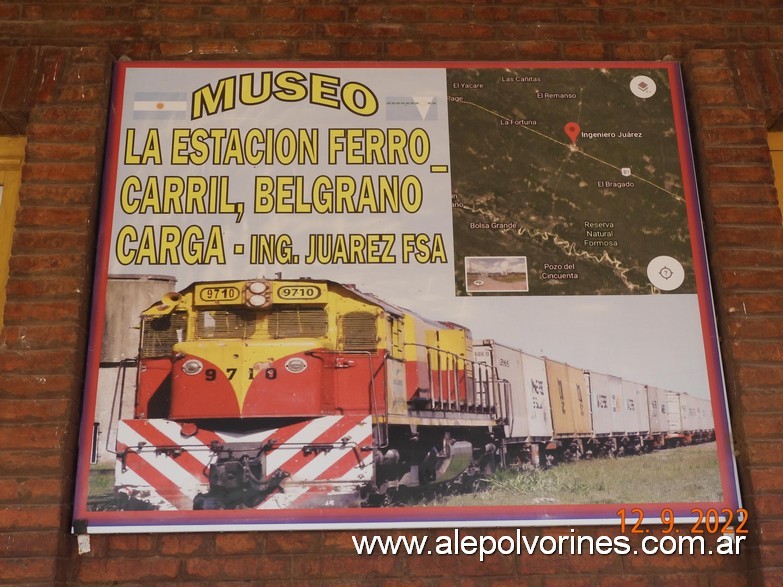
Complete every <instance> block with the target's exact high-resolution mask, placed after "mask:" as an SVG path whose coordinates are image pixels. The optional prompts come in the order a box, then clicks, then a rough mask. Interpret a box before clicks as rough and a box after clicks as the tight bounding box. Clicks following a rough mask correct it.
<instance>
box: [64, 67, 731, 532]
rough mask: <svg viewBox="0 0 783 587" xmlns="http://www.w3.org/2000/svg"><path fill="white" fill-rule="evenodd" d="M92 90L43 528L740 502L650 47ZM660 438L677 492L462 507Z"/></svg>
mask: <svg viewBox="0 0 783 587" xmlns="http://www.w3.org/2000/svg"><path fill="white" fill-rule="evenodd" d="M111 100H112V101H111V116H110V122H109V132H108V142H107V149H106V162H105V168H104V185H103V200H102V208H101V218H100V227H99V243H98V253H97V262H96V272H95V283H94V292H93V308H92V321H91V327H90V347H89V356H88V362H87V374H86V385H85V401H84V408H83V417H82V427H81V433H80V446H79V463H78V472H77V481H76V503H75V514H74V531H77V532H80V533H83V532H94V533H110V532H148V531H160V532H167V531H178V532H181V531H211V530H247V529H263V530H278V529H280V530H283V529H285V530H288V529H339V528H342V529H358V528H403V527H411V528H416V527H455V526H460V527H468V526H534V525H553V524H554V525H564V524H572V525H573V524H616V523H618V512H619V511H621V510H622V509H623V508H625V509H627V510H628V511H630V510H631V509H632V508H637V511H643V512H644V515H645V520H644V521H645V523H647V522H655V521H658V522H660V521H661V518H662V516H663V515H664V513H665V514H666V515H667V516H668V515H669V514H671V515H672V516H676V519H677V521H678V522H686V521H693V520H694V519H695V517H694V516H696V512H697V511H698V510H699V509H701V510H702V511H706V510H707V509H710V508H714V509H715V511H717V512H719V513H721V515H722V516H723V517H724V518H725V515H726V510H728V513H729V514H731V513H732V512H736V511H737V509H738V508H739V507H740V495H739V490H738V482H737V470H736V464H735V461H734V456H733V453H732V441H731V430H730V426H729V417H728V408H727V402H726V392H725V386H724V379H723V375H722V368H721V359H720V354H719V348H718V343H717V335H716V326H715V316H714V310H713V301H712V295H711V289H710V281H709V275H708V270H707V261H706V253H705V243H704V235H703V232H702V223H701V216H700V208H699V203H698V195H697V188H696V181H695V177H694V170H693V156H692V152H691V144H690V138H689V130H688V123H687V115H686V107H685V101H684V96H683V87H682V78H681V74H680V69H679V65H678V64H677V63H675V62H557V63H555V62H502V63H486V62H477V63H356V62H352V63H308V62H296V63H293V62H287V63H269V62H264V63H256V62H235V63H234V62H232V63H165V62H160V63H158V62H155V63H135V62H120V63H117V65H116V68H115V73H114V87H113V94H112V99H111ZM667 451H668V452H667ZM677 451H701V452H700V453H699V454H700V455H702V456H700V457H698V458H700V459H702V460H703V461H704V463H705V469H704V470H705V471H707V472H706V473H704V472H699V473H694V475H700V476H702V479H701V481H704V483H703V484H702V485H703V489H699V490H698V491H697V494H696V495H693V496H689V497H687V498H682V496H681V494H678V493H674V492H673V491H672V488H673V487H674V486H675V485H677V484H676V483H672V482H671V480H670V478H669V477H667V476H665V475H661V476H660V478H661V479H669V480H668V481H660V482H656V481H655V479H653V480H652V481H651V482H650V483H649V485H651V486H652V490H653V491H654V493H653V494H647V497H644V498H640V499H638V500H637V499H634V498H629V497H627V496H625V497H622V498H618V497H613V496H617V495H621V493H620V492H619V488H620V485H621V484H622V483H623V481H622V479H616V478H615V479H606V485H607V486H608V487H609V497H605V496H602V495H598V494H594V493H590V491H592V490H588V493H587V494H586V495H584V496H583V497H581V498H579V499H577V500H576V501H575V502H574V503H561V502H560V501H559V500H558V499H557V498H553V497H552V496H551V495H549V494H548V493H547V490H542V492H541V493H540V495H537V496H532V497H531V496H530V495H526V496H523V497H519V498H515V497H511V498H509V497H506V498H505V499H506V501H504V502H502V503H499V504H494V505H488V504H487V502H486V500H485V496H486V495H487V492H488V491H489V490H490V489H491V487H490V486H491V483H490V482H488V481H487V479H489V478H491V476H492V475H494V474H497V471H498V470H499V469H503V470H504V471H506V472H510V473H509V474H512V475H513V474H517V475H534V476H535V475H544V474H546V473H547V471H550V470H557V469H559V470H563V469H562V468H565V467H572V466H575V465H580V466H585V465H587V466H590V465H591V464H598V463H600V462H602V461H603V462H605V463H606V462H614V461H616V462H617V463H620V466H621V467H622V463H623V462H625V463H629V464H630V463H631V462H633V461H632V459H654V458H655V457H656V455H660V454H664V453H665V454H670V455H680V454H682V455H684V454H686V452H677ZM691 454H692V453H691ZM673 458H675V460H676V459H677V458H679V457H673ZM683 458H684V457H683ZM589 461H592V462H589ZM650 462H653V461H650ZM656 462H657V461H656ZM596 466H597V465H596ZM657 466H660V465H657ZM700 470H701V469H700ZM689 474H690V473H688V472H685V473H682V475H684V476H688V475H689ZM705 480H706V481H705ZM685 481H688V480H686V479H683V483H685ZM656 483H658V484H656ZM613 492H614V493H613ZM455 496H456V497H457V498H458V501H450V500H451V499H452V498H454V497H455ZM509 500H510V501H509ZM454 504H458V505H454Z"/></svg>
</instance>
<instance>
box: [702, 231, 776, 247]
mask: <svg viewBox="0 0 783 587" xmlns="http://www.w3.org/2000/svg"><path fill="white" fill-rule="evenodd" d="M714 237H715V240H716V242H717V243H718V244H719V245H721V246H730V245H744V246H756V245H759V244H762V243H763V244H764V245H765V246H778V245H781V244H783V230H781V229H780V228H777V227H775V228H771V227H744V226H743V227H738V226H732V227H726V226H719V227H718V228H717V229H716V230H715V234H714Z"/></svg>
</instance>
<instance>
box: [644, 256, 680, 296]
mask: <svg viewBox="0 0 783 587" xmlns="http://www.w3.org/2000/svg"><path fill="white" fill-rule="evenodd" d="M647 279H649V280H650V283H652V284H653V285H654V286H655V287H657V288H658V289H660V290H663V291H673V290H675V289H677V288H678V287H680V286H681V285H682V282H683V281H685V269H684V268H683V266H682V263H680V262H679V261H678V260H677V259H675V258H674V257H669V256H667V255H661V256H659V257H655V259H653V260H652V261H650V263H649V264H648V265H647Z"/></svg>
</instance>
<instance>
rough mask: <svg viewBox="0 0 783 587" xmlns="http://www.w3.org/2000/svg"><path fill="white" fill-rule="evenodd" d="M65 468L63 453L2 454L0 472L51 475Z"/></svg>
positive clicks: (7, 452) (20, 452) (0, 456)
mask: <svg viewBox="0 0 783 587" xmlns="http://www.w3.org/2000/svg"><path fill="white" fill-rule="evenodd" d="M69 464H70V463H69ZM64 466H65V459H64V457H63V454H62V451H57V452H56V453H53V454H50V453H43V452H41V451H36V452H31V451H11V450H7V451H3V452H0V471H3V473H4V474H8V475H40V476H44V475H51V474H52V471H61V470H63V467H64ZM0 513H1V512H0Z"/></svg>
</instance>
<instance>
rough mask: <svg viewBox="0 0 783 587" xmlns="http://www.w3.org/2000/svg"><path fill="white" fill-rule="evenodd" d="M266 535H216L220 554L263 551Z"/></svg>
mask: <svg viewBox="0 0 783 587" xmlns="http://www.w3.org/2000/svg"><path fill="white" fill-rule="evenodd" d="M264 540H265V535H264V534H256V533H251V534H247V533H235V532H231V533H226V534H217V535H216V536H215V551H216V552H217V553H218V554H252V553H258V552H261V551H262V547H263V544H264Z"/></svg>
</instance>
